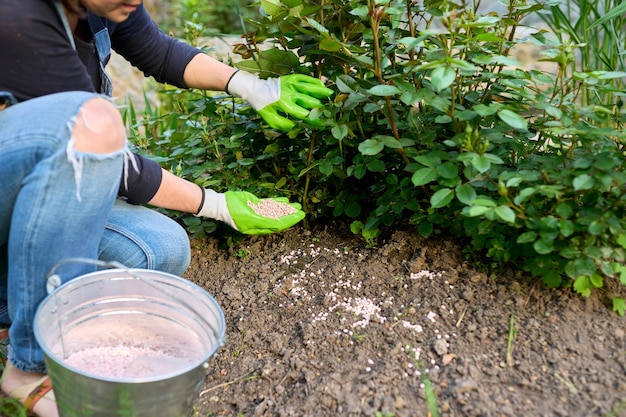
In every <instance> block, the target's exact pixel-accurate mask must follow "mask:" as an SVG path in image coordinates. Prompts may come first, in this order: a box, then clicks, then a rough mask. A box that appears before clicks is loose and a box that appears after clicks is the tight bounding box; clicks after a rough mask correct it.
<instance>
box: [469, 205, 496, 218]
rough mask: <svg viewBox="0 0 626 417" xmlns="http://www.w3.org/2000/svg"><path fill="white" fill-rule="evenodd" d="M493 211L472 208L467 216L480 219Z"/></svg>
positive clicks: (482, 207)
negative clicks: (479, 217)
mask: <svg viewBox="0 0 626 417" xmlns="http://www.w3.org/2000/svg"><path fill="white" fill-rule="evenodd" d="M490 211H493V208H492V207H485V206H471V207H470V208H469V210H468V211H467V215H468V216H469V217H478V216H482V215H484V214H485V213H487V212H490Z"/></svg>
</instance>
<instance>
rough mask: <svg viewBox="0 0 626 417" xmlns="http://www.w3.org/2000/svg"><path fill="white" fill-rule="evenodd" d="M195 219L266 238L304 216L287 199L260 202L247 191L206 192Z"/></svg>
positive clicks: (299, 208) (268, 199)
mask: <svg viewBox="0 0 626 417" xmlns="http://www.w3.org/2000/svg"><path fill="white" fill-rule="evenodd" d="M196 216H202V217H209V218H212V219H216V220H220V221H223V222H224V223H226V224H228V225H229V226H230V227H232V228H233V229H235V230H237V231H239V232H241V233H244V234H246V235H267V234H270V233H276V232H280V231H282V230H285V229H287V228H289V227H291V226H293V225H294V224H296V223H298V222H299V221H300V220H302V219H304V212H303V211H302V210H301V206H300V204H298V203H289V200H288V199H286V198H265V199H260V198H258V197H257V196H255V195H254V194H251V193H249V192H246V191H226V192H225V193H217V192H215V191H213V190H211V189H208V188H207V189H205V190H204V201H203V203H202V207H201V208H200V210H199V211H198V213H197V214H196Z"/></svg>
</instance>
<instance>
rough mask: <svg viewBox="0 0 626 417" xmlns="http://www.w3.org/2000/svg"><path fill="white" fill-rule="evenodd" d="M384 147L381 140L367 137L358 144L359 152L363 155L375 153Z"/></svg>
mask: <svg viewBox="0 0 626 417" xmlns="http://www.w3.org/2000/svg"><path fill="white" fill-rule="evenodd" d="M384 148H385V144H384V143H383V142H382V141H379V140H376V139H367V140H365V141H363V142H361V144H359V152H361V153H362V154H363V155H376V154H379V153H380V152H381V151H382V150H383V149H384Z"/></svg>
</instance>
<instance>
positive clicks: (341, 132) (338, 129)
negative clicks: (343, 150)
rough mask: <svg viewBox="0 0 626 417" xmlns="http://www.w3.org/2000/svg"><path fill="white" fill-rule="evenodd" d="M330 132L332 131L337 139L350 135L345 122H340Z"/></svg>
mask: <svg viewBox="0 0 626 417" xmlns="http://www.w3.org/2000/svg"><path fill="white" fill-rule="evenodd" d="M330 133H332V135H333V137H334V138H335V139H337V140H341V139H343V138H345V137H346V136H348V126H346V125H345V124H344V123H338V124H336V125H334V126H333V127H332V129H330Z"/></svg>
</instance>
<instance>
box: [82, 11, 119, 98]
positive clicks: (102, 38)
mask: <svg viewBox="0 0 626 417" xmlns="http://www.w3.org/2000/svg"><path fill="white" fill-rule="evenodd" d="M87 19H88V21H89V27H90V28H91V32H92V33H93V38H94V40H95V42H96V50H97V51H98V58H99V61H100V79H101V83H100V93H102V94H106V95H107V96H109V97H111V96H112V95H113V82H112V81H111V78H110V77H109V74H107V72H106V70H105V68H104V67H105V65H106V64H107V63H108V62H109V59H110V58H111V37H110V36H109V29H107V27H106V26H105V25H104V22H103V21H102V19H101V18H100V17H98V16H96V15H94V14H91V13H89V15H88V17H87Z"/></svg>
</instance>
